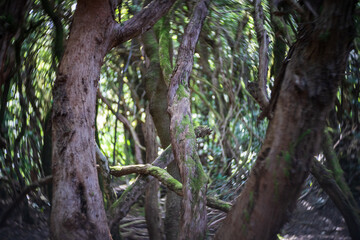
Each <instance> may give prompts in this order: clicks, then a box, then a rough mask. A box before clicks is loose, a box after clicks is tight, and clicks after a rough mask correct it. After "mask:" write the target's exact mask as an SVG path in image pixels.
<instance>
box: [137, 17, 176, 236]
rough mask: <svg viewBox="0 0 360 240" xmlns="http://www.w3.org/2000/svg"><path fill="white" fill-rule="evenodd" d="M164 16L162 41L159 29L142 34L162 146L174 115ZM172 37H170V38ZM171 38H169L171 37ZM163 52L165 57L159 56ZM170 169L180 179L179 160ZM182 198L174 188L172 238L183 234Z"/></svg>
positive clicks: (168, 229) (169, 202)
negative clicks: (170, 104) (170, 108)
mask: <svg viewBox="0 0 360 240" xmlns="http://www.w3.org/2000/svg"><path fill="white" fill-rule="evenodd" d="M164 18H165V17H163V18H162V22H161V21H159V23H158V24H159V25H160V24H161V25H160V32H159V44H158V43H157V41H156V36H155V31H148V32H146V33H144V34H143V35H142V41H143V44H144V50H145V53H146V56H147V57H148V58H149V66H147V71H146V74H145V76H144V80H145V86H146V97H147V99H148V100H149V106H150V113H151V116H152V117H153V120H154V124H155V126H156V131H157V134H158V136H159V138H160V142H161V146H162V148H164V149H165V148H166V147H167V146H169V145H170V144H171V139H170V116H169V114H168V112H167V106H168V102H167V93H168V89H167V83H168V81H169V79H170V76H169V74H170V75H171V70H170V69H171V68H172V67H171V66H172V65H171V61H172V58H171V56H170V53H169V51H170V50H171V49H170V44H169V42H168V41H171V39H170V34H169V31H170V21H169V20H167V24H166V23H165V22H166V20H164ZM167 38H169V39H167ZM167 40H168V41H167ZM159 55H160V56H161V58H160V57H159ZM167 170H168V172H169V173H170V174H171V175H172V176H173V177H174V178H175V179H177V180H179V181H180V173H179V168H178V166H177V165H176V162H175V161H173V162H171V163H170V164H169V165H168V167H167ZM180 204H181V198H180V197H179V196H178V195H176V194H175V193H174V192H168V193H167V196H166V215H165V235H166V239H168V240H176V239H177V238H178V235H179V225H180Z"/></svg>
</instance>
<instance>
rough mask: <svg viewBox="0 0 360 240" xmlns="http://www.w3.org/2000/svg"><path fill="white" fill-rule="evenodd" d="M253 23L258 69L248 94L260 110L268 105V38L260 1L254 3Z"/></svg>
mask: <svg viewBox="0 0 360 240" xmlns="http://www.w3.org/2000/svg"><path fill="white" fill-rule="evenodd" d="M253 17H254V23H255V31H256V36H257V40H258V43H259V69H258V80H257V82H256V83H252V84H249V87H250V88H249V92H250V93H251V95H253V97H254V98H255V100H256V101H257V102H258V103H259V105H260V107H261V109H262V110H264V109H266V107H267V106H268V105H269V98H268V95H267V91H266V85H267V84H266V83H267V72H268V64H269V57H268V49H269V36H268V35H267V32H266V30H265V28H264V13H263V8H262V6H261V0H255V1H254V14H253Z"/></svg>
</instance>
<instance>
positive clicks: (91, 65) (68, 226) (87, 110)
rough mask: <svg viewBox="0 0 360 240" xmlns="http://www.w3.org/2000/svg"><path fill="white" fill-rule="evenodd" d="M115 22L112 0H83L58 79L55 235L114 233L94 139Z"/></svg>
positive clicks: (107, 236) (107, 235)
mask: <svg viewBox="0 0 360 240" xmlns="http://www.w3.org/2000/svg"><path fill="white" fill-rule="evenodd" d="M111 22H112V16H111V12H110V8H109V4H108V3H105V4H104V2H103V1H101V0H99V1H97V0H94V1H78V3H77V8H76V11H75V15H74V21H73V24H72V29H71V33H70V37H69V40H68V42H67V47H66V50H65V53H64V56H63V58H62V61H61V64H60V66H59V72H58V76H57V79H56V81H55V85H54V106H53V144H52V146H53V155H52V159H53V169H52V170H53V176H54V180H53V188H54V190H53V202H52V211H51V232H52V237H53V239H69V240H70V239H111V236H110V231H109V228H108V226H107V224H106V222H107V221H106V214H105V210H104V205H103V200H102V195H101V191H100V188H99V184H98V176H97V171H96V161H95V142H94V136H95V132H94V119H95V101H96V90H97V85H98V79H99V75H100V68H101V65H102V61H103V58H104V56H105V54H106V53H107V49H108V48H109V43H110V41H109V40H110V38H109V37H108V36H109V35H110V33H111V32H112V31H113V25H112V24H111Z"/></svg>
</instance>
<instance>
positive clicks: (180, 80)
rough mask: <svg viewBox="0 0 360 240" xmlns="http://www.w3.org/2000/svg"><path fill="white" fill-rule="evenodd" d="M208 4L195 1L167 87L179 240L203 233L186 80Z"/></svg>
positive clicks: (200, 178) (202, 185) (202, 193)
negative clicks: (178, 187) (179, 187)
mask: <svg viewBox="0 0 360 240" xmlns="http://www.w3.org/2000/svg"><path fill="white" fill-rule="evenodd" d="M208 4H209V1H206V0H200V1H198V3H197V5H196V7H195V9H194V12H193V15H192V16H191V19H190V22H189V24H188V25H187V27H186V30H185V33H184V36H183V39H182V42H181V45H180V47H179V53H178V57H177V61H176V67H175V70H174V72H173V74H172V76H171V83H170V87H169V94H168V99H169V103H168V104H169V108H168V111H169V113H170V133H171V143H172V147H173V152H174V157H175V160H176V162H177V164H178V166H179V170H180V176H181V181H182V184H183V200H182V214H181V230H180V234H179V239H204V238H205V230H206V190H207V177H206V175H205V173H204V170H203V169H202V165H201V162H200V159H199V156H198V154H197V148H196V138H195V132H194V127H193V125H192V120H191V110H190V90H189V77H190V73H191V70H192V67H193V55H194V52H195V46H196V43H197V40H198V38H199V34H200V31H201V28H202V25H203V22H204V20H205V17H206V15H207V12H208V9H207V8H208V6H207V5H208Z"/></svg>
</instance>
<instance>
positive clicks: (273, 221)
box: [216, 0, 354, 239]
mask: <svg viewBox="0 0 360 240" xmlns="http://www.w3.org/2000/svg"><path fill="white" fill-rule="evenodd" d="M311 4H312V10H313V11H312V12H311V13H308V16H309V19H307V21H306V23H305V24H303V25H302V26H300V30H299V34H298V40H297V42H296V43H295V45H294V46H293V47H292V48H291V50H290V53H289V55H288V58H287V59H286V60H285V61H286V62H285V63H284V64H285V65H284V66H283V76H282V77H281V78H279V79H277V81H278V82H277V83H275V87H276V85H277V86H278V88H277V92H273V93H272V99H271V101H270V107H272V109H270V112H271V110H273V111H274V113H273V118H272V119H271V120H270V123H269V127H268V130H267V133H266V139H265V142H264V145H263V146H262V148H261V151H260V153H259V156H258V158H257V161H256V164H255V166H254V167H253V169H252V172H251V175H250V177H249V179H248V182H247V183H246V186H245V189H244V190H243V192H242V193H241V194H240V196H239V198H238V199H237V200H236V203H235V205H234V207H233V208H232V209H231V211H230V213H229V214H228V216H227V217H226V219H225V220H224V222H223V225H222V226H221V227H220V229H219V230H218V232H217V234H216V239H276V234H277V233H278V231H279V230H280V228H281V226H282V225H283V224H284V222H285V221H286V220H287V218H288V216H289V214H290V213H291V211H292V210H293V208H294V206H295V204H296V200H297V198H298V195H299V191H300V189H301V185H302V183H303V181H304V179H305V177H306V176H307V175H308V172H309V166H310V163H311V160H312V157H313V155H314V154H316V153H317V151H318V149H319V142H320V138H321V136H322V131H323V127H324V123H325V119H326V118H327V115H328V112H329V110H330V109H331V107H332V105H333V102H334V97H335V94H336V91H337V87H338V84H339V82H340V79H341V78H342V77H343V76H344V72H345V63H346V59H347V56H348V52H349V44H350V43H351V40H352V38H353V35H354V32H353V21H352V14H353V8H354V1H349V0H348V1H335V0H325V1H313V2H312V3H311ZM314 11H316V15H317V16H313V15H312V14H313V13H315V12H314ZM273 91H274V89H273ZM276 96H278V97H276ZM270 115H271V114H270Z"/></svg>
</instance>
